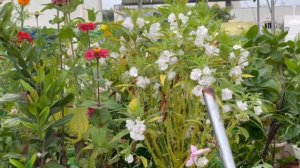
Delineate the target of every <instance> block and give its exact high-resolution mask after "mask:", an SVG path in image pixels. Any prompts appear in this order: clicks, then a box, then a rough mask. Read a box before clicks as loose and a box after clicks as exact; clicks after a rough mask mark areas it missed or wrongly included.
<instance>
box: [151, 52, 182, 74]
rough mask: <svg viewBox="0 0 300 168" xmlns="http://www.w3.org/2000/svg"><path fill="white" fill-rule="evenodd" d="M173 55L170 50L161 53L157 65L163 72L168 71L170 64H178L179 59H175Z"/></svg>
mask: <svg viewBox="0 0 300 168" xmlns="http://www.w3.org/2000/svg"><path fill="white" fill-rule="evenodd" d="M173 55H174V54H173V53H172V52H171V51H169V50H164V51H163V52H161V53H160V56H159V58H158V60H157V61H156V62H155V63H157V65H158V67H159V69H160V70H161V71H163V70H166V69H167V68H168V66H169V64H170V65H173V64H175V63H177V57H174V56H173Z"/></svg>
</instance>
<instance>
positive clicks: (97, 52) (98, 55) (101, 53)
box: [94, 48, 109, 58]
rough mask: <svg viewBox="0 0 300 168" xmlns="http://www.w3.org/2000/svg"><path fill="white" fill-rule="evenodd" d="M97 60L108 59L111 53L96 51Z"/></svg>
mask: <svg viewBox="0 0 300 168" xmlns="http://www.w3.org/2000/svg"><path fill="white" fill-rule="evenodd" d="M94 52H95V55H96V58H107V57H108V55H109V51H108V50H106V49H98V48H96V49H94Z"/></svg>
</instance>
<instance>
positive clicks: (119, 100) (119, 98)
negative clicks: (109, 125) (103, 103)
mask: <svg viewBox="0 0 300 168" xmlns="http://www.w3.org/2000/svg"><path fill="white" fill-rule="evenodd" d="M116 101H117V102H118V103H120V102H121V101H122V96H121V94H120V93H116Z"/></svg>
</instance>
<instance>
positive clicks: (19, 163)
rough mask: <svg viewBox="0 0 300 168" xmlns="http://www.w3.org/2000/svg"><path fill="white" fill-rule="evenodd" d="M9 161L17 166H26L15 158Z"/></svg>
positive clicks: (18, 167) (17, 167) (23, 167)
mask: <svg viewBox="0 0 300 168" xmlns="http://www.w3.org/2000/svg"><path fill="white" fill-rule="evenodd" d="M9 163H10V164H12V165H13V166H15V167H16V168H25V166H24V164H23V163H22V162H20V161H18V160H15V159H9Z"/></svg>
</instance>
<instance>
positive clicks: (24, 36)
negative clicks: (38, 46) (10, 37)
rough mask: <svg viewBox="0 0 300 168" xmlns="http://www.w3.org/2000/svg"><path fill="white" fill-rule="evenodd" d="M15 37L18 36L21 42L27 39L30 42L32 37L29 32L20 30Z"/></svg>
mask: <svg viewBox="0 0 300 168" xmlns="http://www.w3.org/2000/svg"><path fill="white" fill-rule="evenodd" d="M17 37H18V40H19V42H21V43H22V42H23V41H24V40H27V41H28V42H30V43H31V42H32V38H31V36H30V34H29V33H27V32H23V31H20V32H18V35H17Z"/></svg>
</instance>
